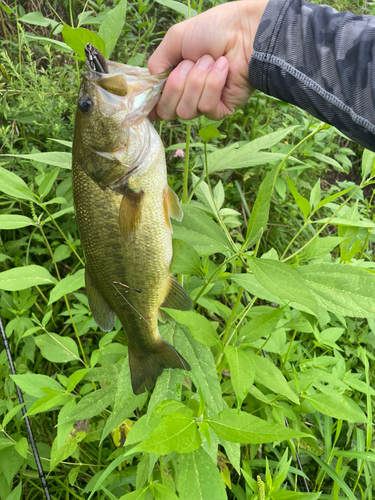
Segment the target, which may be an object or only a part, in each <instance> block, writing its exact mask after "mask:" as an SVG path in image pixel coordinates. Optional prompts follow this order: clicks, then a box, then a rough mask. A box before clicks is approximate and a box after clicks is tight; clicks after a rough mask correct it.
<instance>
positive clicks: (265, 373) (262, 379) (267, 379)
mask: <svg viewBox="0 0 375 500" xmlns="http://www.w3.org/2000/svg"><path fill="white" fill-rule="evenodd" d="M251 356H252V358H253V362H254V365H255V380H256V382H258V383H259V384H263V385H264V386H265V387H267V388H268V389H271V391H273V392H275V393H276V394H282V395H283V396H286V397H287V398H288V399H290V400H291V401H293V403H296V404H297V405H298V404H299V399H298V396H297V394H296V393H295V392H293V391H292V389H291V388H290V387H289V385H288V383H287V381H286V380H285V378H284V375H283V374H282V373H281V371H280V370H279V369H278V368H277V367H276V366H275V365H274V364H273V363H272V361H270V360H269V359H267V358H264V357H263V356H256V355H255V354H253V353H251Z"/></svg>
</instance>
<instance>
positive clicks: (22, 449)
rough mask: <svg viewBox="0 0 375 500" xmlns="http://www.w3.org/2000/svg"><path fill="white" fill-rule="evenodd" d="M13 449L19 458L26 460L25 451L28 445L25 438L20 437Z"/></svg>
mask: <svg viewBox="0 0 375 500" xmlns="http://www.w3.org/2000/svg"><path fill="white" fill-rule="evenodd" d="M14 448H15V449H16V450H17V451H18V453H19V454H20V455H21V457H23V458H26V456H27V450H28V449H29V444H28V442H27V439H26V438H25V437H22V438H21V439H20V440H19V441H18V442H17V443H16V444H15V446H14Z"/></svg>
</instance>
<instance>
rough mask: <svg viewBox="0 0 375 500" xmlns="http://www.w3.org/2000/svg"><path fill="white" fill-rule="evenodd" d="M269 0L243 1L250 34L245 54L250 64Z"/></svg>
mask: <svg viewBox="0 0 375 500" xmlns="http://www.w3.org/2000/svg"><path fill="white" fill-rule="evenodd" d="M268 2H269V0H242V1H241V4H242V7H243V9H244V22H246V23H247V30H248V32H249V35H250V36H249V39H248V41H246V42H247V43H246V44H245V52H246V57H247V60H248V62H249V61H250V59H251V54H252V53H253V45H254V40H255V35H256V33H257V31H258V27H259V24H260V21H261V19H262V17H263V13H264V11H265V9H266V7H267V4H268Z"/></svg>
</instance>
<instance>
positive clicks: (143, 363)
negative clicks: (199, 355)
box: [128, 337, 190, 394]
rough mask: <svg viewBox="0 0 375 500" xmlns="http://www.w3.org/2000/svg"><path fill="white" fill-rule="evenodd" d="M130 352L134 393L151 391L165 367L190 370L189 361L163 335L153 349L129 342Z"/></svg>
mask: <svg viewBox="0 0 375 500" xmlns="http://www.w3.org/2000/svg"><path fill="white" fill-rule="evenodd" d="M128 352H129V366H130V374H131V382H132V387H133V392H134V394H141V393H142V392H144V391H150V390H151V389H152V388H153V387H154V386H155V383H156V380H157V378H158V376H159V375H161V374H162V372H163V370H164V369H165V368H180V369H181V370H190V365H189V363H188V362H187V361H186V360H185V359H184V358H183V357H182V356H181V355H180V354H179V353H178V352H177V351H176V349H175V348H174V347H173V346H171V344H169V343H168V342H166V341H165V340H164V339H162V338H161V337H160V340H159V341H158V343H157V344H156V346H155V348H154V349H153V350H151V351H147V352H143V351H140V350H139V349H137V348H135V347H134V346H132V344H131V343H129V346H128Z"/></svg>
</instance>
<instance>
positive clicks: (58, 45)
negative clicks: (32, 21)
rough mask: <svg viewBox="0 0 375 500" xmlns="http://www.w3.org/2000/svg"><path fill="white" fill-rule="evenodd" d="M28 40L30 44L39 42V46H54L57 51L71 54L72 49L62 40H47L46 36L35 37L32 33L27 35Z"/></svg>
mask: <svg viewBox="0 0 375 500" xmlns="http://www.w3.org/2000/svg"><path fill="white" fill-rule="evenodd" d="M25 38H26V40H27V41H28V42H29V43H30V42H31V43H32V42H38V44H39V45H40V44H42V45H52V47H54V48H55V49H57V50H61V51H62V52H68V53H70V52H71V48H70V47H69V45H67V44H66V43H64V42H61V41H60V40H55V39H54V38H47V37H45V36H35V35H33V34H32V33H25Z"/></svg>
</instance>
